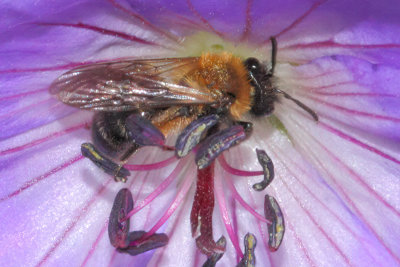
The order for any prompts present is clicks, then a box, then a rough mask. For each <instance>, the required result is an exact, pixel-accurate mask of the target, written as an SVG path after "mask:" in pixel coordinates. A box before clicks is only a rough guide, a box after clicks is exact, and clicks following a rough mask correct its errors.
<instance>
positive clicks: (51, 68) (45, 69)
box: [0, 60, 104, 74]
mask: <svg viewBox="0 0 400 267" xmlns="http://www.w3.org/2000/svg"><path fill="white" fill-rule="evenodd" d="M101 62H104V60H98V61H86V62H80V63H75V62H73V63H68V64H64V65H57V66H49V67H40V68H25V69H6V70H0V74H1V73H16V72H42V71H57V70H65V69H72V68H75V67H80V66H85V65H89V64H95V63H101Z"/></svg>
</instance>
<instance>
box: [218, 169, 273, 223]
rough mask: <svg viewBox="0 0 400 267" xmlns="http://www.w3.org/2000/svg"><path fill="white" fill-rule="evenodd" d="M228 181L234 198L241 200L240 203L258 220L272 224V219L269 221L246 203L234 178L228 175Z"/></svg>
mask: <svg viewBox="0 0 400 267" xmlns="http://www.w3.org/2000/svg"><path fill="white" fill-rule="evenodd" d="M225 181H226V183H227V184H228V187H229V189H230V190H231V192H232V196H233V198H234V199H236V201H237V202H239V204H240V205H242V206H243V208H245V209H246V210H247V211H248V212H250V213H251V214H252V215H253V216H254V217H256V218H257V219H258V220H260V221H262V222H265V223H268V224H271V222H270V221H268V220H267V219H265V218H264V216H262V215H261V214H259V213H258V212H257V211H255V210H254V209H253V208H252V207H251V206H250V205H249V204H247V203H246V201H244V199H243V198H242V197H241V196H240V194H239V193H238V191H237V190H236V188H235V186H234V185H233V183H232V179H230V177H228V178H227V179H225Z"/></svg>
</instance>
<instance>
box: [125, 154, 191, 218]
mask: <svg viewBox="0 0 400 267" xmlns="http://www.w3.org/2000/svg"><path fill="white" fill-rule="evenodd" d="M183 166H184V163H183V162H182V161H180V162H179V163H178V165H177V166H176V167H175V169H174V170H173V171H172V172H171V174H170V175H168V177H167V178H166V179H165V180H164V181H163V182H162V183H161V184H160V185H159V186H158V187H157V188H156V189H155V190H154V191H153V192H151V193H150V195H148V196H147V197H146V198H145V199H144V200H142V201H140V202H139V204H138V205H137V206H136V207H135V208H134V209H133V210H131V211H130V212H129V213H128V214H127V215H126V217H125V218H124V220H123V221H125V220H127V219H129V218H130V217H132V216H133V215H134V214H135V213H137V212H138V211H139V210H141V209H143V208H144V207H145V206H147V205H148V204H149V203H151V202H152V201H153V200H154V199H155V198H156V197H157V196H159V195H160V194H161V193H162V192H164V190H165V189H166V188H167V187H168V186H169V185H170V184H171V182H172V181H173V180H174V179H175V178H176V177H177V176H178V174H179V173H180V172H181V171H182V168H183Z"/></svg>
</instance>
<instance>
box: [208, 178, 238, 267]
mask: <svg viewBox="0 0 400 267" xmlns="http://www.w3.org/2000/svg"><path fill="white" fill-rule="evenodd" d="M214 182H215V195H216V197H217V200H218V205H219V209H220V211H221V214H222V220H223V222H224V225H225V229H226V231H227V232H228V235H229V239H230V240H231V242H232V244H233V246H234V247H235V250H236V257H237V262H239V261H240V259H242V258H243V253H242V250H241V249H240V245H239V240H238V238H237V235H236V234H235V230H234V229H233V227H232V223H231V221H230V219H229V215H228V209H227V207H226V203H225V195H224V188H223V186H222V181H221V178H220V177H219V176H218V175H216V176H215V179H214Z"/></svg>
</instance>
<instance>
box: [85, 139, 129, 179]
mask: <svg viewBox="0 0 400 267" xmlns="http://www.w3.org/2000/svg"><path fill="white" fill-rule="evenodd" d="M81 152H82V155H83V156H84V157H86V158H88V159H90V160H91V161H92V162H93V163H94V164H96V165H97V166H98V167H99V168H100V169H102V170H103V171H104V172H105V173H108V174H110V175H113V176H114V179H115V180H116V181H122V182H126V177H127V176H129V175H131V174H130V172H129V171H128V170H127V169H125V168H124V167H122V166H121V165H118V164H117V163H115V162H113V161H112V160H111V159H109V158H107V157H106V156H104V155H103V154H101V153H100V152H99V151H97V149H96V148H95V147H94V146H93V145H92V144H91V143H83V144H82V145H81Z"/></svg>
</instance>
